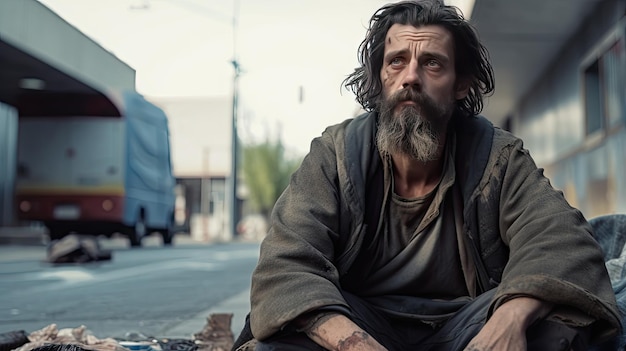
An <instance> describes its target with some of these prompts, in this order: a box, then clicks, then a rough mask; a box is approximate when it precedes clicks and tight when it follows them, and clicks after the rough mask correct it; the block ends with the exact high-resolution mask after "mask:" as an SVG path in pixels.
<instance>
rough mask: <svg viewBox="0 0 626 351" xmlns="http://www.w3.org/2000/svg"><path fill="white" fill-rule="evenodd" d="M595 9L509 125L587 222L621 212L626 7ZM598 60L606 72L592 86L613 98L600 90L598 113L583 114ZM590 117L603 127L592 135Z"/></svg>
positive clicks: (625, 184)
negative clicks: (608, 54)
mask: <svg viewBox="0 0 626 351" xmlns="http://www.w3.org/2000/svg"><path fill="white" fill-rule="evenodd" d="M598 4H599V5H598V7H597V8H596V9H595V11H594V12H593V13H592V14H590V16H589V18H588V19H587V20H586V21H585V22H584V25H583V26H581V28H579V29H578V31H577V33H576V34H575V35H574V36H573V37H572V38H570V40H569V41H568V44H567V45H566V46H565V48H564V49H563V51H562V52H561V53H560V54H559V55H558V57H557V58H556V59H555V60H554V62H552V64H551V65H550V67H549V69H548V70H547V71H546V72H544V74H543V78H542V79H541V80H540V82H539V83H538V84H537V85H536V86H534V87H533V88H531V89H530V93H528V94H527V95H526V96H525V98H524V99H523V100H522V101H521V102H520V103H519V104H518V107H517V109H516V112H515V113H514V114H513V116H512V120H511V129H512V131H513V132H514V133H515V134H516V135H518V136H520V137H521V138H522V139H523V140H524V142H525V146H526V147H527V148H528V149H529V150H530V152H531V154H532V155H533V157H534V158H535V160H536V162H537V164H538V165H539V166H540V167H544V168H545V170H546V175H547V176H548V177H549V178H550V179H551V181H552V184H553V185H554V186H555V187H556V188H558V189H561V190H563V191H564V193H565V196H566V198H567V199H568V200H569V201H570V203H572V204H573V205H574V206H576V207H578V208H580V209H581V210H582V211H583V213H584V214H585V215H586V216H587V217H588V218H590V217H594V216H598V215H602V214H607V213H615V212H626V181H624V179H626V166H625V165H624V164H625V162H624V159H626V141H625V140H626V131H625V128H624V125H625V121H626V90H624V87H626V69H625V67H626V53H625V48H624V36H625V35H626V31H625V24H624V23H625V20H624V17H623V16H624V13H625V7H626V6H625V3H624V2H623V1H603V2H599V3H598ZM616 43H617V45H614V44H616ZM611 48H612V54H611V55H612V56H611V57H610V63H607V62H609V61H608V60H607V59H606V56H607V50H609V49H611ZM601 61H602V63H600V64H599V66H598V67H600V69H599V70H600V71H602V70H604V71H605V74H604V75H602V74H600V78H599V79H598V80H597V81H596V82H595V83H596V85H597V86H600V87H602V89H604V88H606V87H607V86H610V87H611V88H610V89H608V91H612V92H613V93H612V94H609V93H607V92H606V91H603V93H604V94H602V96H600V98H599V100H598V101H599V103H600V104H599V105H598V106H595V107H597V112H598V113H595V112H589V111H590V110H589V108H590V106H591V107H593V106H594V105H593V104H591V100H590V98H589V96H590V95H588V93H589V92H593V91H594V90H593V84H592V83H593V81H592V80H591V77H592V75H590V74H589V72H594V71H593V69H592V68H593V67H595V66H593V65H594V63H597V62H601ZM606 67H612V68H611V70H610V71H609V70H608V68H606ZM596 68H597V67H596ZM589 84H592V85H589ZM602 89H601V90H602ZM592 110H593V109H592ZM594 111H595V110H594ZM590 116H596V117H597V118H600V120H601V121H603V123H604V126H602V127H601V128H599V129H598V130H596V131H594V132H590V131H589V122H588V121H589V120H590V118H596V117H590Z"/></svg>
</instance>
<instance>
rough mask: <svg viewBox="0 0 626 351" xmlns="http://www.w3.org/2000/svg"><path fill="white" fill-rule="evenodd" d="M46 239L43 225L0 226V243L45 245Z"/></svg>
mask: <svg viewBox="0 0 626 351" xmlns="http://www.w3.org/2000/svg"><path fill="white" fill-rule="evenodd" d="M47 240H48V237H47V234H46V229H45V228H43V227H0V245H29V246H45V245H46V242H47Z"/></svg>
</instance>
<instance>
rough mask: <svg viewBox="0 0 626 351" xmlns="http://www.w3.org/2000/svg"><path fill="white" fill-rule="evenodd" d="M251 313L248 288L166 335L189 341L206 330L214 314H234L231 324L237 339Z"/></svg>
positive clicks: (167, 332)
mask: <svg viewBox="0 0 626 351" xmlns="http://www.w3.org/2000/svg"><path fill="white" fill-rule="evenodd" d="M248 312H250V288H249V287H248V288H247V289H245V290H244V291H242V292H240V293H238V294H237V295H234V296H233V297H231V298H229V299H227V300H224V301H222V302H220V303H219V304H217V305H215V306H213V307H211V308H209V309H208V310H206V311H202V312H200V313H198V314H196V315H195V316H193V317H192V318H190V319H189V320H187V321H185V322H182V323H180V324H178V325H177V326H175V327H173V328H171V329H169V330H166V331H165V333H164V335H166V336H168V337H169V338H183V339H189V338H191V337H192V334H194V333H198V332H200V331H201V330H202V328H204V326H205V325H206V323H207V318H209V316H210V315H211V314H214V313H232V314H233V320H232V323H231V330H232V331H233V334H234V336H235V339H237V337H238V336H239V333H240V332H241V330H242V329H243V326H244V325H245V322H246V315H247V314H248Z"/></svg>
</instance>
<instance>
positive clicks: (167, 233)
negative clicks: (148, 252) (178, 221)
mask: <svg viewBox="0 0 626 351" xmlns="http://www.w3.org/2000/svg"><path fill="white" fill-rule="evenodd" d="M161 236H162V237H163V245H172V239H173V238H174V233H172V231H171V230H170V229H163V231H161Z"/></svg>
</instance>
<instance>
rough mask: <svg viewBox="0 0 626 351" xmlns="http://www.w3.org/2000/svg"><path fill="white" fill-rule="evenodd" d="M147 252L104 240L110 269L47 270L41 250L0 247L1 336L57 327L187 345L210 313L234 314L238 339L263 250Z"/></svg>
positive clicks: (216, 247)
mask: <svg viewBox="0 0 626 351" xmlns="http://www.w3.org/2000/svg"><path fill="white" fill-rule="evenodd" d="M117 240H120V239H117ZM101 242H102V241H101ZM145 246H146V247H143V248H137V249H135V248H133V249H131V248H129V247H128V245H127V244H126V242H124V243H123V244H119V243H116V242H115V240H113V241H107V240H104V241H103V247H104V248H107V249H112V254H113V255H112V259H111V260H110V261H103V262H98V263H88V264H65V265H52V264H49V263H47V262H46V261H45V257H46V254H45V247H44V246H36V247H31V246H0V297H1V298H0V332H8V331H14V330H25V331H26V332H32V331H35V330H39V329H41V328H43V327H45V326H47V325H49V324H52V323H55V324H57V326H58V327H59V328H75V327H78V326H80V325H85V326H86V327H87V328H88V329H89V330H90V331H91V332H92V333H93V334H94V335H95V336H96V337H99V338H104V337H117V338H122V339H123V338H125V336H126V335H127V333H129V332H140V333H143V334H144V335H146V336H152V337H157V338H160V337H170V338H174V337H190V336H191V334H193V333H195V332H199V331H200V330H201V328H202V326H204V325H205V324H206V323H205V322H206V318H207V317H208V313H210V312H212V311H216V312H229V310H237V311H231V312H236V315H235V318H234V321H233V331H234V332H235V334H237V333H238V331H239V330H240V326H241V325H242V323H243V322H242V321H243V318H244V317H245V314H244V313H245V312H244V311H246V310H247V308H249V307H248V306H249V303H248V296H249V294H248V291H249V288H250V275H251V273H252V270H253V269H254V266H255V264H256V262H257V259H258V249H259V244H258V243H228V244H211V245H208V244H195V243H191V242H188V243H180V242H178V243H177V242H176V241H175V245H174V246H172V247H163V246H161V245H150V244H149V243H148V244H146V245H145ZM247 304H248V305H247ZM220 308H222V311H219V309H220Z"/></svg>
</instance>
